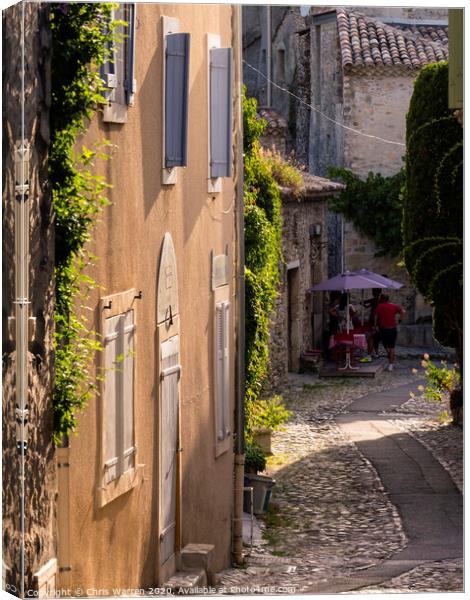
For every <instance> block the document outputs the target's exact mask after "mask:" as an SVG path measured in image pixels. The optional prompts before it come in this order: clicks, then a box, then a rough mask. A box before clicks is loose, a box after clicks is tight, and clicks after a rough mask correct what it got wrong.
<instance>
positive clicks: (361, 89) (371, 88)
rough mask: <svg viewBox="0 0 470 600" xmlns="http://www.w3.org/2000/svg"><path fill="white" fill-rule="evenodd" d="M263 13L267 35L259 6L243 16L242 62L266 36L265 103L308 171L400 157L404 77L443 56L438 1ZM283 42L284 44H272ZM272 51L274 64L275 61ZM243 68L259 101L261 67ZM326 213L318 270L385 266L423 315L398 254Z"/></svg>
mask: <svg viewBox="0 0 470 600" xmlns="http://www.w3.org/2000/svg"><path fill="white" fill-rule="evenodd" d="M270 18H271V25H272V28H271V42H270V44H269V37H268V34H267V24H268V23H269V21H268V15H267V9H266V8H264V7H263V8H261V7H251V8H250V13H249V15H248V14H247V15H246V18H245V19H244V28H245V30H244V57H245V60H246V62H248V63H251V62H252V61H254V60H255V57H254V48H255V47H256V43H259V44H261V45H260V48H266V49H267V48H268V47H269V45H270V46H271V49H270V51H269V52H267V54H268V55H270V56H271V60H272V65H271V67H270V69H269V72H270V73H271V79H272V81H273V84H272V92H271V98H272V101H271V107H272V108H273V109H275V110H278V111H279V112H280V113H281V114H282V115H283V116H284V117H285V118H286V119H287V121H288V126H289V133H290V136H291V142H290V144H291V147H292V148H293V149H295V152H296V155H297V157H298V158H300V160H301V161H302V162H303V163H304V164H305V165H307V167H308V171H309V172H310V173H312V174H314V175H320V176H325V175H327V172H328V168H329V167H330V166H339V167H346V168H349V169H351V170H352V171H354V172H355V173H357V174H358V175H360V176H367V173H368V172H370V171H373V172H379V173H381V174H383V175H392V174H395V173H396V172H397V171H398V170H399V169H400V168H401V167H402V166H403V155H404V152H405V147H404V139H405V115H406V112H407V109H408V104H409V99H410V96H411V93H412V89H413V81H414V79H415V77H416V75H417V73H418V72H419V69H420V68H421V67H422V66H424V65H425V64H428V63H429V62H435V61H438V60H443V59H446V58H447V54H448V53H447V10H445V9H437V8H436V9H427V8H396V7H373V8H370V7H345V8H338V9H336V8H333V7H318V6H315V7H311V9H310V12H309V14H308V15H307V16H305V17H302V15H301V14H300V9H299V8H298V7H276V8H275V9H274V8H273V7H272V8H271V17H270ZM256 27H259V28H260V29H259V31H260V36H259V38H257V37H256V31H255V30H256ZM257 40H258V42H257ZM283 47H284V48H286V53H285V54H282V53H278V52H276V50H275V49H276V48H283ZM281 59H282V60H283V61H284V64H285V66H284V67H279V66H278V65H277V62H278V61H279V60H281ZM263 60H264V63H263ZM266 60H267V59H266V53H261V54H259V55H258V63H255V66H257V68H258V71H261V72H262V73H263V74H265V75H266V73H267V72H268V67H269V65H267V64H266ZM306 64H308V69H307V70H306V68H305V66H306ZM296 66H297V69H296ZM253 73H254V75H253ZM280 74H283V75H284V78H283V79H282V80H281V79H280ZM244 76H245V78H246V79H245V80H246V82H247V91H248V94H251V95H254V96H255V97H257V98H258V99H260V101H265V98H266V86H267V85H268V83H267V82H266V77H263V76H261V75H259V73H256V72H254V71H253V69H251V68H250V67H249V66H248V65H247V64H245V66H244ZM307 82H308V85H309V89H308V90H306V83H307ZM277 85H279V86H280V87H282V88H284V90H287V91H288V92H295V94H294V95H295V96H297V97H294V96H293V95H292V93H290V94H289V93H287V92H286V91H283V90H280V89H279V88H278V87H277ZM263 94H264V95H263ZM302 100H303V101H304V102H302ZM305 102H306V103H307V104H309V105H311V107H308V106H306V104H305ZM306 115H307V119H306ZM305 121H307V123H305ZM299 123H300V126H299ZM352 130H355V131H352ZM356 131H359V132H363V133H366V134H368V135H372V136H375V137H367V136H363V135H360V134H358V133H356ZM377 138H383V139H385V140H388V141H391V142H394V143H387V142H384V141H382V140H379V139H377ZM326 220H327V225H326V226H327V230H328V241H329V245H328V276H330V277H331V276H333V275H335V274H336V273H338V272H340V271H344V270H347V269H349V270H354V269H357V268H361V267H364V266H366V267H367V268H369V269H371V270H373V271H376V272H379V273H384V274H387V275H388V276H390V277H393V278H396V279H398V280H400V281H402V282H403V283H404V284H405V285H404V287H403V288H402V289H401V290H400V291H399V292H393V294H392V299H393V300H395V301H397V302H400V303H402V304H403V305H404V306H405V307H406V308H407V316H406V322H407V323H409V324H412V323H416V322H417V321H426V320H429V319H430V314H431V309H430V307H429V306H428V305H427V304H426V303H425V302H424V301H423V299H422V298H421V296H420V295H419V294H418V293H417V292H416V290H415V288H414V287H413V285H412V284H411V282H410V280H409V278H408V275H407V273H406V270H405V269H404V268H402V267H399V266H398V263H399V257H396V258H388V259H387V258H384V257H377V256H376V254H377V249H376V247H375V245H374V243H373V241H372V240H371V239H365V238H364V236H362V235H359V234H358V232H357V231H355V230H354V228H353V226H352V225H351V224H350V223H348V222H345V221H344V220H343V219H342V218H341V217H340V216H339V215H336V214H334V213H331V212H329V211H328V213H327V217H326ZM412 337H413V336H412ZM414 337H416V336H414ZM405 338H406V339H405ZM408 339H409V336H404V338H403V341H405V342H406V340H408Z"/></svg>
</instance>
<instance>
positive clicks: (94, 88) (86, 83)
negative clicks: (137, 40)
mask: <svg viewBox="0 0 470 600" xmlns="http://www.w3.org/2000/svg"><path fill="white" fill-rule="evenodd" d="M113 6H114V5H113V4H109V3H91V2H90V3H79V2H77V3H75V2H72V3H57V4H51V7H50V19H51V21H50V23H51V31H52V49H53V54H52V67H51V79H52V90H51V96H52V105H51V111H50V114H51V145H50V153H49V177H50V182H51V187H52V202H53V208H54V213H55V281H56V305H55V313H54V318H55V336H54V347H55V385H54V392H53V404H54V440H55V442H56V443H57V444H58V443H60V441H61V439H62V437H63V436H64V435H66V434H68V433H69V432H70V431H73V430H74V429H75V427H76V423H77V412H78V411H79V410H80V409H82V408H83V406H84V405H85V403H86V402H87V400H88V399H89V398H90V397H91V395H92V394H93V393H94V391H95V387H96V386H95V383H94V381H92V380H91V379H90V375H89V373H90V364H91V361H92V360H93V357H94V356H95V353H96V351H98V350H99V349H100V343H99V342H98V341H97V337H96V334H95V332H94V331H90V328H89V325H88V323H87V319H86V306H85V303H86V299H87V297H88V294H89V292H90V290H91V289H93V288H94V287H95V286H96V283H95V281H93V279H92V278H91V277H90V276H89V275H87V273H86V271H87V267H89V266H90V265H91V264H92V263H93V261H94V259H95V257H93V256H92V255H91V254H90V253H89V252H88V251H87V250H86V248H85V246H86V243H87V242H88V241H89V240H90V238H91V232H92V228H93V225H94V223H95V222H96V218H97V215H98V214H99V213H100V212H101V210H102V209H103V207H104V206H106V205H107V204H108V203H109V201H108V199H107V197H106V191H107V189H108V188H109V187H110V185H109V184H108V183H107V182H106V180H105V178H104V177H101V176H97V175H94V174H93V167H94V163H95V160H96V159H97V158H107V157H109V153H108V152H107V151H106V150H107V149H109V144H108V143H107V142H106V141H103V142H102V143H101V144H100V145H98V146H96V147H94V148H93V149H90V148H86V147H82V148H81V150H77V140H78V138H79V136H80V135H82V134H83V133H84V132H85V131H86V128H87V124H88V122H89V120H90V119H91V118H92V117H93V115H94V113H95V112H96V111H97V110H98V108H99V106H100V103H101V102H102V101H103V97H102V96H101V89H102V85H103V84H102V80H101V77H100V74H99V68H100V65H102V64H103V63H104V62H105V61H106V60H107V59H108V58H109V54H110V48H112V47H113V44H115V43H117V42H118V41H119V40H118V39H117V35H116V33H115V28H116V25H119V24H121V23H118V22H115V21H113V20H112V16H111V13H112V9H113Z"/></svg>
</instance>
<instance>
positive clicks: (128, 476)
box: [97, 464, 145, 508]
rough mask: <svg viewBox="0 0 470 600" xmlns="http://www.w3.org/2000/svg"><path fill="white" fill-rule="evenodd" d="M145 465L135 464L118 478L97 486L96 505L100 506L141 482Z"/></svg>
mask: <svg viewBox="0 0 470 600" xmlns="http://www.w3.org/2000/svg"><path fill="white" fill-rule="evenodd" d="M144 467H145V465H143V464H141V465H137V467H133V468H132V469H129V470H128V471H126V472H125V473H123V474H122V475H121V476H120V477H119V478H118V479H115V480H114V481H110V482H109V483H108V484H106V485H105V486H103V487H101V488H98V498H97V499H98V506H99V508H102V507H103V506H105V505H106V504H108V503H109V502H112V501H113V500H114V499H115V498H117V497H118V496H121V495H122V494H125V493H126V492H129V491H130V490H132V489H133V488H135V487H136V485H137V484H139V483H141V482H142V481H143V478H144Z"/></svg>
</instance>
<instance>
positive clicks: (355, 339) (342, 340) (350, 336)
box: [329, 331, 367, 371]
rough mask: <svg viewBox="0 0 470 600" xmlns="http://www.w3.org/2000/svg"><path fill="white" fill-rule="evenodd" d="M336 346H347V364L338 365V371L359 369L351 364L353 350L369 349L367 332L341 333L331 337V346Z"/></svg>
mask: <svg viewBox="0 0 470 600" xmlns="http://www.w3.org/2000/svg"><path fill="white" fill-rule="evenodd" d="M335 346H346V364H345V366H344V367H338V369H337V370H338V371H346V370H348V369H351V370H353V371H357V370H358V369H359V367H353V366H352V364H351V351H352V350H353V349H354V348H360V349H361V350H367V339H366V335H365V333H354V332H353V331H351V332H349V333H339V334H336V335H332V336H331V337H330V343H329V348H330V349H332V348H334V347H335Z"/></svg>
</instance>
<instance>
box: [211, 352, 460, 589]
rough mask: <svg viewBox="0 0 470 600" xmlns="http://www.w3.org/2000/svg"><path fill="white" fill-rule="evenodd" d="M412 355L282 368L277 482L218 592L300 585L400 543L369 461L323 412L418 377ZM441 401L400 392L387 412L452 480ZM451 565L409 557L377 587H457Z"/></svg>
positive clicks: (456, 448) (456, 450)
mask: <svg viewBox="0 0 470 600" xmlns="http://www.w3.org/2000/svg"><path fill="white" fill-rule="evenodd" d="M419 360H420V359H419V358H416V359H413V358H408V357H406V358H403V359H402V360H401V361H400V363H399V365H398V367H397V369H396V370H395V371H394V372H392V373H389V372H383V373H381V374H380V375H379V376H377V377H376V378H375V379H371V380H369V379H368V380H365V379H360V378H357V379H352V378H350V379H347V378H341V379H332V380H328V379H325V380H320V379H318V377H316V376H313V375H302V376H294V377H292V379H291V382H290V385H289V387H288V388H286V389H285V390H284V393H283V396H284V400H285V402H286V405H287V406H288V408H290V409H291V410H292V411H293V413H294V415H293V417H292V418H291V420H290V421H289V423H288V424H287V426H286V428H285V430H284V431H281V432H277V433H276V434H275V435H274V437H273V452H274V454H273V456H272V457H271V458H270V459H269V467H268V474H269V475H271V476H273V477H274V478H275V479H276V482H277V485H276V488H275V494H274V496H273V500H272V503H271V504H272V505H273V509H274V510H272V511H270V513H269V514H268V516H267V518H266V520H265V521H266V522H265V523H263V522H261V528H262V530H263V538H264V539H263V540H260V541H258V542H257V543H256V544H255V545H254V547H253V549H252V550H251V553H250V554H249V555H248V556H247V560H246V567H245V568H244V569H230V570H227V571H224V572H223V573H222V577H221V582H220V583H221V585H222V586H223V588H224V591H225V593H235V594H240V593H256V592H260V591H261V593H263V591H264V590H263V588H265V587H266V586H271V592H272V588H273V587H274V588H277V589H278V593H297V594H298V593H308V592H309V590H311V589H312V588H313V587H314V586H315V585H317V584H319V583H322V582H325V581H330V580H332V579H334V578H336V577H344V576H347V575H348V574H351V573H353V572H360V571H362V570H364V569H367V568H368V567H371V566H373V565H377V564H380V563H381V562H382V561H383V560H384V559H386V558H388V557H390V556H391V555H393V554H395V553H396V552H398V551H399V550H401V549H403V548H404V547H406V538H405V535H404V532H403V529H402V526H401V522H400V518H399V516H398V513H397V511H396V509H395V507H394V506H393V505H392V504H391V503H390V502H389V500H388V498H387V495H386V494H385V493H384V489H383V487H382V484H381V482H380V480H379V478H378V476H377V473H376V471H375V469H374V468H373V467H372V465H371V464H370V463H369V462H368V461H367V460H366V459H365V458H364V457H363V456H362V455H361V454H360V453H359V451H358V450H357V448H356V446H355V445H354V444H353V443H351V442H350V441H349V440H348V439H345V437H344V436H343V435H342V433H341V431H340V430H339V428H338V427H337V426H336V424H335V423H334V421H333V418H334V416H335V415H337V414H338V413H339V412H341V411H342V410H343V409H344V408H345V407H346V406H347V405H348V404H350V403H351V402H352V401H353V400H354V399H356V398H359V397H361V396H363V395H365V394H369V393H372V392H376V391H381V390H385V389H390V388H393V387H397V386H399V385H402V384H405V383H409V382H413V381H415V380H416V379H417V377H421V376H422V372H421V373H420V374H418V375H413V374H412V372H411V369H412V368H413V367H417V366H418V365H419ZM441 411H442V407H439V406H437V405H433V404H428V403H424V401H422V400H421V399H410V401H408V402H407V404H406V406H405V407H404V408H403V409H400V413H394V414H391V415H390V417H391V420H393V422H394V423H395V424H398V425H399V426H400V427H402V428H403V429H405V430H406V431H407V432H408V433H411V434H412V435H415V436H416V437H417V438H418V439H419V440H420V441H422V442H423V443H425V444H426V445H427V447H428V448H429V449H430V450H431V451H432V452H433V453H434V455H435V456H436V458H437V459H438V460H440V462H441V463H442V464H443V465H444V466H446V465H447V467H446V468H448V470H449V472H450V474H451V476H452V477H453V478H454V479H455V480H456V483H457V484H458V482H459V481H461V477H462V476H461V471H462V431H461V430H459V429H458V428H453V427H450V426H448V425H443V424H442V423H441V422H440V421H439V413H440V412H441ZM411 415H413V417H412V418H411V419H410V416H411ZM460 565H461V561H460V564H459V561H453V562H452V564H451V565H449V569H444V568H443V565H442V563H439V564H436V565H434V564H431V565H426V566H425V567H419V568H417V569H415V570H414V571H413V572H410V573H407V574H405V575H403V576H401V577H399V578H396V580H393V581H391V582H387V586H388V585H389V584H390V586H391V588H389V587H386V586H385V584H383V585H381V586H380V590H381V591H390V590H391V589H392V588H393V589H394V588H395V587H397V589H398V588H400V591H403V589H405V588H406V591H415V590H416V591H418V590H419V591H435V590H437V591H447V590H457V589H461V587H462V571H461V566H460ZM423 570H424V571H423ZM423 577H425V579H424V580H423ZM423 581H424V583H423ZM423 585H424V587H423ZM420 586H421V587H420ZM459 586H460V587H459ZM402 588H403V589H402ZM374 589H378V588H374ZM368 591H369V590H368ZM264 593H267V592H264Z"/></svg>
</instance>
